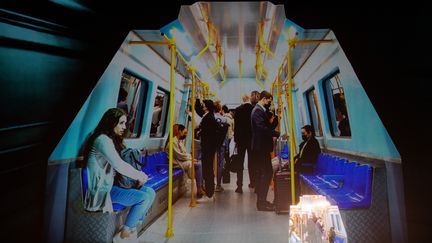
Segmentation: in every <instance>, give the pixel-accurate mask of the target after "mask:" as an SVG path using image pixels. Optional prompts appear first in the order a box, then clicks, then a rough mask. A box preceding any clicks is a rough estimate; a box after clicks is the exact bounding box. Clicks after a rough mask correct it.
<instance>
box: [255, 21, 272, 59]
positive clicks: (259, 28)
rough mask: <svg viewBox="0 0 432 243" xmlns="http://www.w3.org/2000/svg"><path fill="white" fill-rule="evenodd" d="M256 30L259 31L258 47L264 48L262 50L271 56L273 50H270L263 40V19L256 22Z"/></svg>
mask: <svg viewBox="0 0 432 243" xmlns="http://www.w3.org/2000/svg"><path fill="white" fill-rule="evenodd" d="M258 32H259V37H258V40H259V44H260V47H261V48H262V49H264V51H266V52H267V53H268V54H269V55H270V56H271V57H273V52H271V51H270V49H269V48H268V47H267V45H266V43H265V41H264V36H263V35H264V21H263V20H261V21H260V22H259V23H258Z"/></svg>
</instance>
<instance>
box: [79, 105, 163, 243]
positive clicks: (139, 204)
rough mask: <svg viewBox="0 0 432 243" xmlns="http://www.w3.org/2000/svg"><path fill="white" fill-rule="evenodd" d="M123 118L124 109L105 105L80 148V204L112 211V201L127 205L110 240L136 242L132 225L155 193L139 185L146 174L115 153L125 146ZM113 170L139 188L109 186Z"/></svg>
mask: <svg viewBox="0 0 432 243" xmlns="http://www.w3.org/2000/svg"><path fill="white" fill-rule="evenodd" d="M126 121H127V118H126V113H125V112H124V111H123V110H122V109H119V108H112V109H109V110H108V111H106V112H105V114H104V115H103V117H102V119H101V121H100V122H99V124H98V125H97V127H96V129H95V130H94V132H93V133H92V135H91V136H90V138H89V140H88V142H87V143H86V146H85V149H84V161H85V166H86V167H87V170H88V175H87V181H88V190H87V192H86V194H85V195H84V208H85V209H86V210H87V211H92V212H94V211H103V212H113V207H112V203H118V204H121V205H124V206H127V207H131V208H130V211H129V213H128V216H127V218H126V222H125V224H124V225H123V227H122V229H121V230H120V231H119V232H118V233H117V234H116V235H115V236H114V239H113V241H114V242H122V241H126V240H132V241H134V242H138V240H137V235H136V227H137V225H138V224H140V223H141V222H142V221H143V220H144V217H145V215H146V213H147V211H148V210H149V208H150V206H151V205H152V203H153V200H154V198H155V195H156V194H155V192H154V190H153V189H152V188H150V187H146V186H143V185H144V183H145V182H146V181H147V179H148V177H147V175H146V174H144V173H143V172H142V171H138V170H136V169H135V168H134V167H132V166H131V165H130V164H128V163H126V162H125V161H123V160H122V159H121V157H120V155H119V153H120V151H121V150H122V149H124V148H125V145H124V144H123V137H122V136H123V134H124V132H125V130H126ZM114 171H115V172H116V173H120V174H122V175H125V176H127V177H130V178H132V179H135V180H137V186H138V188H140V187H141V189H124V188H121V187H117V186H113V181H114Z"/></svg>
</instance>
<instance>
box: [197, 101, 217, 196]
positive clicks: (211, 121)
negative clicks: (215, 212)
mask: <svg viewBox="0 0 432 243" xmlns="http://www.w3.org/2000/svg"><path fill="white" fill-rule="evenodd" d="M195 110H196V112H197V114H198V115H199V116H201V117H202V119H201V123H200V125H199V127H198V128H199V136H200V137H201V151H202V171H203V177H204V185H205V192H206V194H207V197H208V198H210V199H213V194H214V187H215V184H214V172H213V160H214V156H215V153H216V149H217V144H216V142H215V139H214V138H215V137H216V129H217V122H216V119H215V117H214V113H213V112H214V104H213V101H211V100H204V101H203V102H202V104H201V102H200V100H199V99H197V101H196V102H195Z"/></svg>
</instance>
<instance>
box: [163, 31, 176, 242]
mask: <svg viewBox="0 0 432 243" xmlns="http://www.w3.org/2000/svg"><path fill="white" fill-rule="evenodd" d="M169 42H170V43H169V48H170V50H171V73H170V74H171V79H170V107H169V108H170V109H169V112H170V113H169V114H170V123H169V124H170V132H169V177H168V228H167V231H166V233H165V237H167V238H171V237H173V236H174V232H173V228H172V196H173V195H172V193H173V189H172V186H173V132H174V131H173V126H174V92H175V87H174V74H175V71H174V64H175V51H176V44H175V41H174V37H173V38H172V39H170V40H169Z"/></svg>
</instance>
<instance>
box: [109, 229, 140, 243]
mask: <svg viewBox="0 0 432 243" xmlns="http://www.w3.org/2000/svg"><path fill="white" fill-rule="evenodd" d="M120 232H121V231H119V232H118V233H117V234H115V235H114V238H113V242H114V243H126V242H135V241H133V239H132V237H131V235H129V237H127V238H121V237H120ZM136 242H138V240H136Z"/></svg>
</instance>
